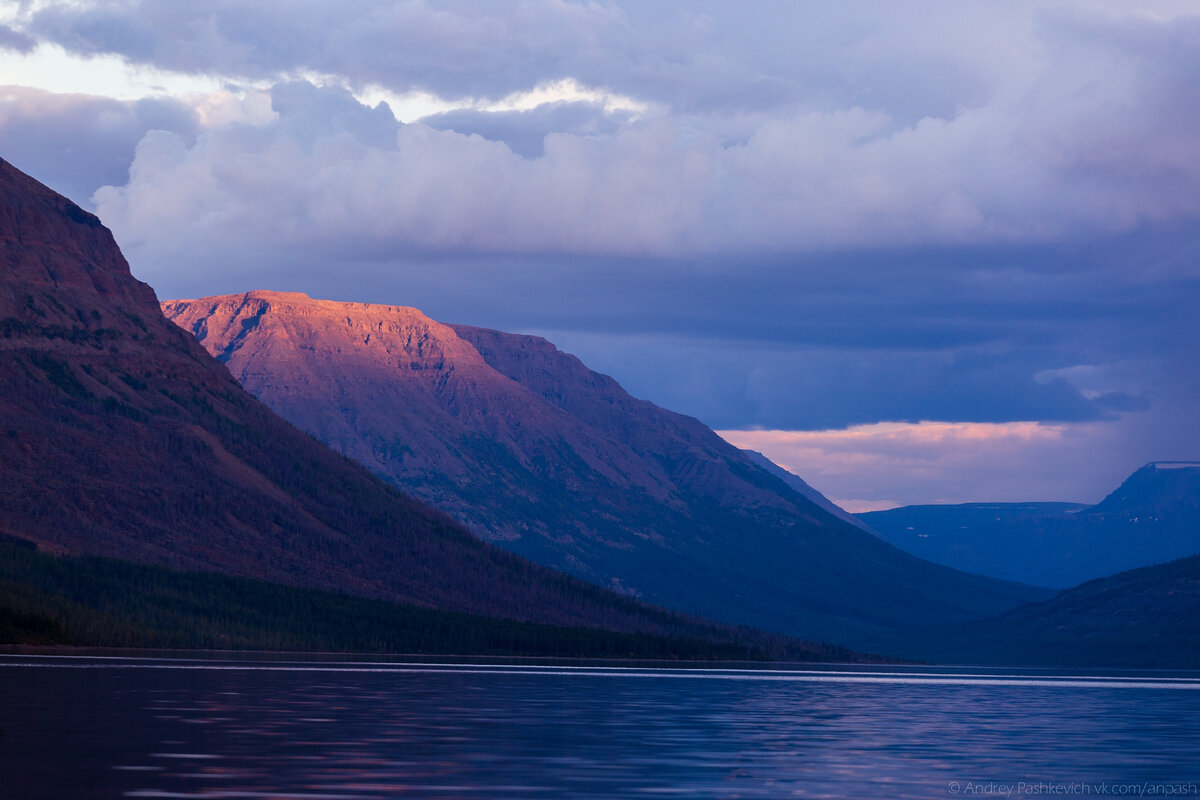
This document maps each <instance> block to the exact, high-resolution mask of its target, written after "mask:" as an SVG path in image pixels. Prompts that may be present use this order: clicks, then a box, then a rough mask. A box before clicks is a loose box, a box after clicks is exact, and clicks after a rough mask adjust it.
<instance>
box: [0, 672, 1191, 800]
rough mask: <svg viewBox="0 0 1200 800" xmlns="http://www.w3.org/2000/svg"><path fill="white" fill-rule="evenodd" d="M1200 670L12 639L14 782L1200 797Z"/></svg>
mask: <svg viewBox="0 0 1200 800" xmlns="http://www.w3.org/2000/svg"><path fill="white" fill-rule="evenodd" d="M1197 783H1200V676H1198V675H1196V674H1194V673H1177V672H1144V673H1137V672H1124V673H1120V674H1112V673H1090V672H1087V671H1078V670H1076V671H1070V672H1061V671H1037V670H995V669H971V668H937V669H933V668H916V667H913V668H909V667H895V666H883V667H869V668H867V667H862V666H858V665H854V666H849V665H847V666H829V667H813V666H810V665H804V666H798V665H791V666H788V665H781V666H768V667H761V666H757V667H756V666H750V665H740V666H739V665H730V666H725V665H722V666H718V667H686V668H680V667H663V666H661V665H641V664H638V665H596V664H584V663H574V664H570V665H554V664H545V663H539V664H534V663H498V662H487V663H484V662H476V663H472V662H470V661H467V660H460V661H457V662H454V663H450V662H434V661H421V660H414V659H410V660H404V659H368V658H363V657H358V658H357V660H350V659H343V660H332V659H325V660H319V659H306V658H302V657H297V656H262V657H247V656H245V655H238V656H228V657H225V658H196V657H194V655H188V656H161V657H156V658H131V657H126V656H117V657H102V656H95V655H86V656H75V657H67V656H61V655H54V656H52V655H29V654H20V653H9V654H5V655H0V795H2V796H3V797H5V798H22V799H24V798H54V799H55V800H60V799H61V798H81V799H82V798H100V797H158V798H166V797H173V798H180V797H183V798H194V797H202V798H263V797H269V798H283V797H296V798H381V797H413V798H560V797H569V798H612V797H618V798H619V797H643V798H645V797H683V798H780V797H804V798H822V797H829V798H847V797H852V798H888V799H889V800H891V799H892V798H939V797H943V798H944V797H954V796H964V797H997V796H999V797H1024V796H1043V797H1044V796H1089V795H1090V796H1127V797H1141V796H1172V797H1181V796H1184V797H1186V796H1192V797H1196V796H1200V792H1198V791H1197V788H1198V787H1197V785H1196V784H1197Z"/></svg>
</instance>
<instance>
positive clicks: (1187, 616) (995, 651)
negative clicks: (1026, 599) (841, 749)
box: [888, 556, 1200, 669]
mask: <svg viewBox="0 0 1200 800" xmlns="http://www.w3.org/2000/svg"><path fill="white" fill-rule="evenodd" d="M1197 620H1200V556H1193V557H1191V558H1185V559H1179V560H1177V561H1172V562H1169V563H1166V564H1158V565H1155V566H1152V567H1142V568H1139V569H1135V570H1129V571H1127V572H1122V573H1119V574H1117V575H1112V576H1110V577H1107V578H1101V579H1098V580H1094V581H1089V582H1087V583H1084V584H1081V585H1080V586H1076V587H1074V588H1072V589H1068V590H1066V591H1064V592H1061V593H1060V594H1058V595H1056V596H1054V597H1053V598H1051V599H1049V600H1045V601H1042V602H1038V603H1030V604H1028V605H1024V606H1021V607H1019V608H1016V609H1013V610H1012V611H1009V612H1007V613H1005V614H1003V615H1000V616H998V617H996V618H994V619H988V620H982V621H976V622H972V623H966V624H962V625H955V626H946V627H943V628H940V629H937V630H934V631H931V632H926V633H923V634H919V635H916V636H909V637H906V638H904V639H900V638H897V639H895V640H893V641H891V642H889V643H888V645H889V647H890V649H891V652H894V653H896V654H897V655H900V656H907V657H910V658H920V659H923V660H926V661H937V662H941V663H957V664H1005V665H1015V666H1025V665H1032V666H1071V667H1136V668H1141V669H1148V668H1172V669H1200V624H1198V623H1197Z"/></svg>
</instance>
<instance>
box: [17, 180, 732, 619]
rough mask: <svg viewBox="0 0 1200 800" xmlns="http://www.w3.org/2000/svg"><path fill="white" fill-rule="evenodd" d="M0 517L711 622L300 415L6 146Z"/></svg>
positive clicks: (326, 584)
mask: <svg viewBox="0 0 1200 800" xmlns="http://www.w3.org/2000/svg"><path fill="white" fill-rule="evenodd" d="M0 536H8V537H15V538H18V539H22V540H27V541H32V542H35V543H36V544H37V545H38V546H39V547H40V548H41V549H42V550H43V551H46V552H50V553H57V554H64V553H66V554H92V555H101V556H108V557H113V558H120V559H126V560H129V561H135V562H141V563H143V564H155V565H162V566H169V567H174V568H182V569H192V570H213V571H219V572H224V573H228V574H230V575H236V576H245V577H252V578H258V579H265V580H269V581H275V582H279V583H283V584H290V585H294V586H304V587H312V588H318V589H325V590H329V591H335V592H342V593H347V594H353V595H359V596H362V597H368V598H378V599H384V600H390V601H401V602H407V603H412V604H416V605H419V606H425V607H436V608H440V609H446V610H454V611H462V612H470V613H474V614H483V615H488V616H493V617H504V618H510V619H515V620H525V621H531V622H541V623H553V624H557V625H570V626H584V627H592V628H598V627H604V628H610V629H613V630H618V631H632V632H641V633H655V634H659V633H671V634H681V635H687V636H693V635H698V636H701V637H702V638H711V637H713V636H718V637H719V636H723V635H725V634H722V633H720V632H718V631H716V629H714V628H712V627H711V626H706V625H703V624H701V623H699V622H696V621H691V620H685V619H682V618H680V617H679V616H677V615H674V614H670V613H667V612H664V611H661V610H658V609H653V608H649V607H647V606H645V605H642V604H640V603H636V602H634V601H632V600H630V599H628V598H623V597H620V596H618V595H616V594H614V593H611V592H608V591H605V590H602V589H599V588H596V587H593V586H590V585H587V584H585V583H583V582H581V581H579V580H577V579H574V578H570V577H568V576H565V575H562V574H560V573H555V572H553V571H551V570H549V569H546V568H544V567H541V566H537V565H534V564H531V563H530V562H528V561H526V560H524V559H522V558H519V557H517V556H515V555H513V554H511V553H508V552H505V551H503V550H500V549H498V548H496V547H493V546H491V545H489V544H486V543H484V542H482V541H480V540H479V539H477V538H476V537H474V536H472V535H471V534H470V533H468V532H467V531H466V530H465V529H463V528H462V527H461V526H460V525H458V524H457V523H455V522H453V521H452V520H451V519H450V518H449V517H448V516H446V515H445V514H443V513H441V512H438V511H434V510H433V509H431V508H429V507H427V506H425V505H423V504H421V503H419V502H417V501H416V500H413V499H411V498H409V497H407V496H405V495H403V494H402V493H401V492H399V491H397V490H396V489H395V488H393V487H391V486H388V485H386V484H384V483H383V482H382V481H380V480H378V479H377V478H376V477H374V476H373V475H371V474H370V473H369V472H368V471H367V470H366V469H364V468H363V467H362V466H360V465H358V464H356V463H354V462H352V461H350V460H349V459H347V458H345V457H344V456H341V455H339V454H337V453H334V452H333V451H331V450H329V449H328V448H326V447H325V446H324V445H321V444H320V443H319V442H317V441H316V440H314V439H313V438H311V437H310V436H308V435H307V434H304V433H302V432H300V431H298V430H296V429H295V428H293V427H292V426H291V425H290V424H288V423H287V422H285V421H284V420H282V419H281V418H279V417H278V416H276V415H275V414H274V413H273V412H271V411H270V410H269V409H267V408H266V407H265V406H264V405H262V404H261V403H259V402H258V401H257V400H255V399H254V398H253V397H252V396H251V395H250V394H248V393H247V392H246V391H245V390H243V389H242V388H241V387H240V386H239V385H238V384H237V383H236V382H235V381H234V380H233V379H232V378H231V377H230V375H229V372H228V371H227V370H226V369H225V368H224V367H223V366H221V365H220V364H219V363H218V362H217V361H216V360H214V359H213V358H212V357H211V356H210V355H209V354H208V353H207V352H205V350H204V349H203V348H202V347H201V346H200V345H199V344H198V343H197V342H196V340H195V338H193V337H192V336H191V335H190V334H188V333H186V332H184V331H183V330H181V329H180V328H179V327H178V326H176V325H173V324H172V323H170V322H168V321H167V320H166V319H165V318H164V317H163V316H162V313H161V311H160V309H159V305H158V301H157V299H156V297H155V295H154V292H153V291H152V290H151V289H150V287H148V286H146V285H145V284H143V283H141V282H139V281H137V280H135V279H134V278H133V277H132V276H131V275H130V272H129V266H128V264H127V263H126V262H125V259H124V257H123V256H122V255H121V253H120V251H119V250H118V249H117V246H116V244H115V243H114V241H113V239H112V235H111V234H110V232H109V231H108V229H107V228H105V227H104V226H103V225H102V224H101V223H100V220H99V219H97V218H96V217H95V216H93V215H92V214H89V213H88V212H86V211H84V210H83V209H81V208H79V207H78V206H77V205H75V204H74V203H72V202H71V201H69V200H67V199H66V198H64V197H61V196H60V195H57V194H55V193H54V192H52V191H51V190H49V189H47V188H46V187H45V186H43V185H41V184H39V183H38V182H37V181H35V180H33V179H32V178H30V177H28V176H27V175H24V174H22V173H21V172H19V171H18V170H16V169H15V168H13V167H12V166H11V165H9V164H8V163H6V162H4V161H0ZM8 588H9V589H11V588H12V587H11V586H10V587H8Z"/></svg>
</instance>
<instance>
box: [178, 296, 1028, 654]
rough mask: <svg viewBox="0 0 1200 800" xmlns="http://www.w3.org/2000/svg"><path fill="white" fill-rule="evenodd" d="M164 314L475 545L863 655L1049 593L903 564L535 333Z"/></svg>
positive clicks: (411, 312) (251, 302)
mask: <svg viewBox="0 0 1200 800" xmlns="http://www.w3.org/2000/svg"><path fill="white" fill-rule="evenodd" d="M163 309H164V311H165V313H166V314H167V316H168V317H169V318H171V319H172V320H174V321H175V322H176V323H177V324H179V325H180V326H181V327H183V328H184V329H185V330H187V331H189V332H191V333H194V334H195V335H196V337H197V338H198V339H199V340H200V341H201V342H202V343H203V344H204V346H205V347H206V348H208V350H209V351H210V352H211V353H213V354H214V355H215V356H216V357H217V358H218V359H219V360H221V361H223V362H224V363H225V365H226V366H227V367H228V368H229V370H230V372H231V373H232V374H233V375H234V377H236V378H237V379H238V380H239V381H241V382H242V384H243V385H244V386H245V387H246V388H247V389H249V390H250V391H251V392H253V393H254V394H255V395H256V396H258V397H259V398H260V399H261V400H263V401H264V402H265V403H267V404H268V405H269V406H271V407H272V408H273V409H275V410H276V411H278V412H279V413H280V414H282V415H283V416H284V417H286V418H287V419H289V420H291V421H292V422H293V423H295V424H296V425H297V426H299V427H301V428H303V429H304V430H307V431H309V432H310V433H312V434H313V435H314V436H316V437H318V438H319V439H321V440H322V441H324V442H326V443H328V444H330V445H331V446H333V447H334V448H336V449H338V450H340V451H342V452H343V453H346V454H347V455H349V456H351V457H353V458H355V459H357V460H359V461H361V462H362V463H363V464H365V465H367V466H368V467H369V468H370V469H371V470H372V471H374V472H376V473H377V474H379V475H381V476H383V477H385V478H386V479H388V480H390V481H392V482H394V483H395V484H396V485H398V486H401V487H403V488H404V489H405V490H407V491H410V492H412V493H413V494H415V495H416V496H418V497H420V498H421V499H423V500H426V501H428V502H430V503H432V504H434V505H436V506H437V507H439V508H442V509H444V510H445V511H447V512H449V513H450V514H452V515H454V516H455V517H457V518H458V519H460V520H462V521H463V522H465V523H466V524H467V525H468V526H470V528H471V529H472V530H473V531H475V532H476V533H477V534H479V535H480V536H482V537H485V538H487V539H491V540H493V541H496V542H498V543H500V544H502V545H503V546H504V547H506V548H509V549H512V550H514V551H516V552H518V553H521V554H523V555H526V556H528V557H530V558H533V559H535V560H537V561H540V562H542V563H544V564H548V565H551V566H554V567H558V568H560V569H563V570H566V571H568V572H571V573H572V574H574V575H577V576H580V577H582V578H585V579H587V580H589V581H593V582H595V583H599V584H601V585H604V586H608V587H611V588H614V589H616V590H619V591H622V592H626V593H629V594H632V595H635V596H637V597H639V598H642V599H645V600H648V601H651V602H653V603H656V604H661V605H666V606H668V607H672V608H678V609H683V610H686V611H689V612H693V613H699V614H703V615H705V616H708V617H710V618H714V619H718V620H721V621H725V622H732V623H743V624H749V625H754V626H757V627H763V628H767V629H771V630H776V631H782V632H785V633H788V634H791V635H797V636H802V637H804V638H820V639H823V640H828V641H833V642H837V643H839V644H845V645H849V646H860V647H862V646H869V645H870V642H871V641H872V640H873V636H874V634H875V633H877V632H880V631H892V630H898V629H908V628H910V627H912V626H914V625H919V624H924V623H927V622H952V621H958V620H965V619H971V618H977V617H980V616H985V615H989V614H994V613H998V612H1000V611H1002V610H1005V609H1008V608H1011V607H1013V606H1015V605H1017V604H1019V603H1021V602H1025V601H1028V600H1031V599H1035V598H1038V597H1042V596H1045V593H1043V592H1039V591H1038V590H1035V589H1033V588H1031V587H1026V586H1018V585H1014V584H1008V583H1004V582H1000V581H994V580H988V579H982V578H979V577H976V576H971V575H966V574H963V573H960V572H956V571H953V570H950V569H947V568H944V567H938V566H935V565H932V564H928V563H926V562H922V561H920V560H918V559H915V558H913V557H911V556H908V555H906V554H904V553H901V552H900V551H898V550H896V549H895V548H893V547H891V546H889V545H886V544H884V543H883V542H881V541H880V540H879V539H878V538H876V537H874V536H871V535H868V534H866V533H864V532H863V531H861V530H860V529H858V528H857V527H855V526H853V525H850V524H848V523H846V522H844V521H842V520H840V519H838V518H837V517H835V516H833V515H832V514H831V513H829V512H828V511H826V510H824V509H822V508H820V507H818V506H817V505H816V504H814V503H813V502H812V501H811V500H809V499H807V498H806V497H804V496H802V495H801V494H800V493H798V492H797V491H795V490H794V489H792V488H790V487H789V486H788V485H787V484H786V483H785V482H784V481H783V480H781V479H780V478H779V477H776V476H775V475H772V474H770V473H768V472H767V471H765V470H763V469H762V468H760V467H758V466H756V465H755V464H754V463H753V462H752V461H751V460H750V459H749V458H748V457H747V456H746V455H745V454H744V453H742V452H741V451H739V450H737V449H736V448H734V447H732V446H731V445H729V444H728V443H727V442H725V441H724V440H722V439H721V438H720V437H718V436H717V435H716V434H715V433H713V432H712V431H711V430H709V429H708V428H707V427H705V426H704V425H703V424H701V423H700V422H698V421H697V420H695V419H692V418H690V417H685V416H682V415H680V414H675V413H672V412H670V411H666V410H664V409H661V408H658V407H657V406H655V405H653V404H652V403H648V402H646V401H643V400H638V399H636V398H633V397H631V396H630V395H629V394H627V393H626V392H625V391H624V390H623V389H622V388H621V387H620V386H619V385H618V384H617V383H616V382H615V381H614V380H612V379H611V378H609V377H607V376H604V375H600V374H597V373H595V372H593V371H591V370H589V369H588V368H587V367H586V366H584V365H583V364H582V363H581V362H580V361H579V360H578V359H576V358H575V357H574V356H570V355H568V354H566V353H562V352H560V351H559V350H558V349H557V348H555V347H554V345H552V344H551V343H549V342H547V341H546V340H544V339H541V338H538V337H534V336H522V335H515V334H508V333H502V332H499V331H493V330H486V329H482V328H474V327H469V326H464V325H444V324H441V323H438V322H436V321H434V320H432V319H430V318H429V317H427V316H425V315H424V314H422V313H421V312H420V311H417V310H416V309H412V308H404V307H395V306H378V305H365V304H361V303H340V302H331V301H321V300H312V299H310V298H308V297H306V296H304V295H300V294H286V293H275V292H250V293H247V294H241V295H229V296H224V297H211V298H204V299H201V300H176V301H167V302H165V303H163Z"/></svg>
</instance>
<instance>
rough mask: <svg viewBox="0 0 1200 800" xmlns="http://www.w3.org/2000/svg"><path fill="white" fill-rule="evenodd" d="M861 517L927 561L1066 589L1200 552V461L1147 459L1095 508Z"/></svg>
mask: <svg viewBox="0 0 1200 800" xmlns="http://www.w3.org/2000/svg"><path fill="white" fill-rule="evenodd" d="M857 516H858V518H859V519H861V520H862V521H863V522H864V523H866V524H867V525H868V526H870V529H871V530H874V531H876V532H877V533H878V534H879V535H880V536H881V537H883V538H884V539H885V540H886V541H888V542H890V543H892V544H894V545H896V546H897V547H899V548H901V549H903V550H906V551H908V552H910V553H912V554H913V555H916V556H920V557H921V558H927V559H929V560H930V561H936V562H937V563H939V564H946V565H948V566H952V567H956V568H958V569H963V570H969V571H971V572H978V573H980V574H984V575H991V576H993V577H997V578H1006V579H1009V580H1019V581H1025V582H1027V583H1034V584H1038V585H1042V586H1051V587H1055V588H1065V587H1067V586H1074V585H1075V584H1078V583H1082V582H1083V581H1089V580H1093V579H1096V578H1101V577H1104V576H1106V575H1113V574H1116V573H1118V572H1123V571H1125V570H1129V569H1134V568H1136V567H1143V566H1149V565H1151V564H1159V563H1163V562H1166V561H1171V560H1173V559H1178V558H1184V557H1187V556H1191V555H1195V554H1197V553H1200V463H1196V462H1173V461H1159V462H1153V463H1150V464H1147V465H1146V466H1144V467H1142V468H1140V469H1138V470H1137V471H1136V472H1134V473H1133V474H1132V475H1130V476H1129V477H1128V478H1127V479H1126V480H1125V481H1124V482H1123V483H1122V484H1121V485H1120V486H1119V487H1118V488H1117V489H1116V490H1114V491H1113V492H1112V493H1111V494H1109V495H1108V497H1106V498H1105V499H1104V500H1103V501H1101V502H1100V503H1097V504H1096V505H1094V506H1087V505H1083V504H1080V503H966V504H962V505H944V506H936V505H935V506H904V507H902V508H893V509H890V510H888V511H872V512H869V513H865V514H859V515H857Z"/></svg>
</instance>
